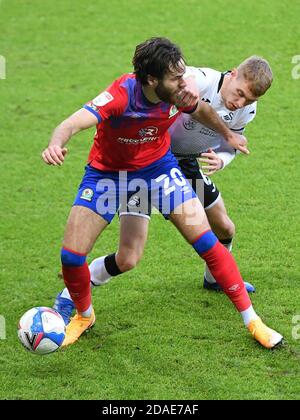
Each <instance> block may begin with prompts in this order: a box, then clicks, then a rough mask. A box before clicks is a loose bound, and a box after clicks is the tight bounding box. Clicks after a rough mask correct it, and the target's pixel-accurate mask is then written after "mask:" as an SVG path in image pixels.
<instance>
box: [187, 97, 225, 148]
mask: <svg viewBox="0 0 300 420" xmlns="http://www.w3.org/2000/svg"><path fill="white" fill-rule="evenodd" d="M192 116H193V118H195V119H196V120H197V121H199V122H201V123H202V124H204V125H205V126H206V127H209V128H212V129H213V130H215V131H217V132H218V133H220V134H221V135H222V136H223V137H224V138H225V139H226V140H228V139H229V138H230V137H231V135H232V132H231V130H230V129H229V128H228V127H227V125H226V124H225V123H224V121H223V120H222V119H221V118H220V117H219V115H218V114H217V112H216V111H215V110H214V109H213V108H212V107H211V106H209V105H208V104H207V103H205V102H203V101H200V102H199V106H198V108H197V110H196V111H195V112H194V113H193V114H192Z"/></svg>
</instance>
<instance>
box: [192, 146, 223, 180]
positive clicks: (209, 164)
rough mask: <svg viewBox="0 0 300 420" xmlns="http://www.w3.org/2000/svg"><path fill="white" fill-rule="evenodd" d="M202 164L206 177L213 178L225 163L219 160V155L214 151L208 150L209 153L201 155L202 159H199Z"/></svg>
mask: <svg viewBox="0 0 300 420" xmlns="http://www.w3.org/2000/svg"><path fill="white" fill-rule="evenodd" d="M197 160H198V162H199V163H200V166H201V169H202V170H203V173H204V175H208V176H211V175H213V174H215V173H216V172H217V171H219V170H220V169H222V168H223V165H224V163H223V161H222V159H220V158H219V156H218V155H217V153H215V152H214V151H213V150H212V149H208V152H207V153H201V158H198V159H197Z"/></svg>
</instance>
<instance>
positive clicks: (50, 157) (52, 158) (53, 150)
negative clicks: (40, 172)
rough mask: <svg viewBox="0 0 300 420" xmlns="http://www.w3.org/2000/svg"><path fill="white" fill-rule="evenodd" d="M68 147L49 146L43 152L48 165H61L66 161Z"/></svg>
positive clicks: (43, 157)
mask: <svg viewBox="0 0 300 420" xmlns="http://www.w3.org/2000/svg"><path fill="white" fill-rule="evenodd" d="M67 153H68V149H66V148H65V147H64V148H61V147H60V146H48V147H47V149H45V150H44V151H43V153H42V159H43V161H44V162H45V163H47V165H53V166H60V165H62V164H63V163H64V160H65V156H66V154H67Z"/></svg>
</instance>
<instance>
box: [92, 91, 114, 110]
mask: <svg viewBox="0 0 300 420" xmlns="http://www.w3.org/2000/svg"><path fill="white" fill-rule="evenodd" d="M113 99H114V97H113V96H112V95H111V94H110V93H109V92H107V91H104V92H102V93H100V95H98V96H97V97H96V98H95V99H93V100H92V105H96V106H104V105H106V104H108V103H109V102H111V101H112V100H113Z"/></svg>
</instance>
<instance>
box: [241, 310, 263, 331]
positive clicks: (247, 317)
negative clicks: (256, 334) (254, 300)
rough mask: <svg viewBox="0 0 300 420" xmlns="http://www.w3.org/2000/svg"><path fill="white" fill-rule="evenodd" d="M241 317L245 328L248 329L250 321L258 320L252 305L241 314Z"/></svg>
mask: <svg viewBox="0 0 300 420" xmlns="http://www.w3.org/2000/svg"><path fill="white" fill-rule="evenodd" d="M241 315H242V317H243V321H244V324H245V325H246V327H248V325H249V324H250V322H251V321H255V320H256V319H258V318H259V316H258V315H257V313H256V312H255V310H254V309H253V306H252V305H251V306H250V307H249V308H248V309H246V310H245V311H243V312H241Z"/></svg>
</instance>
